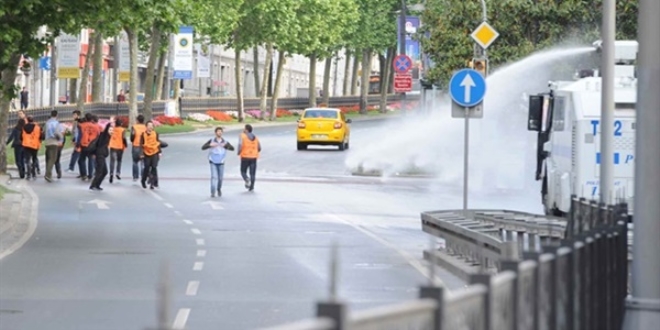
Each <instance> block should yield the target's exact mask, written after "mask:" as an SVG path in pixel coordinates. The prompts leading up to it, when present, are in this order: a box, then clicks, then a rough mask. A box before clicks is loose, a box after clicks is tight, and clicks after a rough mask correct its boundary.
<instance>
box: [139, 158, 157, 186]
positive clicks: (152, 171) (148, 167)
mask: <svg viewBox="0 0 660 330" xmlns="http://www.w3.org/2000/svg"><path fill="white" fill-rule="evenodd" d="M143 161H144V169H143V170H142V183H145V182H147V177H149V183H150V185H151V186H152V187H158V154H155V155H152V156H144V160H143Z"/></svg>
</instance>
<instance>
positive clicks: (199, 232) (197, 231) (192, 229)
mask: <svg viewBox="0 0 660 330" xmlns="http://www.w3.org/2000/svg"><path fill="white" fill-rule="evenodd" d="M190 231H191V232H192V233H193V234H195V235H201V234H202V232H201V231H200V230H199V229H197V228H191V229H190Z"/></svg>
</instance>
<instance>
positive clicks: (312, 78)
mask: <svg viewBox="0 0 660 330" xmlns="http://www.w3.org/2000/svg"><path fill="white" fill-rule="evenodd" d="M315 106H316V54H312V55H311V56H310V57H309V107H310V108H313V107H315Z"/></svg>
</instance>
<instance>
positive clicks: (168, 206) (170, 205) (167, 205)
mask: <svg viewBox="0 0 660 330" xmlns="http://www.w3.org/2000/svg"><path fill="white" fill-rule="evenodd" d="M163 205H165V207H167V208H168V209H173V208H174V205H172V204H170V203H163Z"/></svg>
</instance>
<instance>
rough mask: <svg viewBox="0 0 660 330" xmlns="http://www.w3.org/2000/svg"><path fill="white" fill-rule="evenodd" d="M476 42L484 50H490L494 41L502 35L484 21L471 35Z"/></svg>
mask: <svg viewBox="0 0 660 330" xmlns="http://www.w3.org/2000/svg"><path fill="white" fill-rule="evenodd" d="M470 36H471V37H472V39H473V40H474V41H476V42H477V44H479V46H481V48H483V49H484V50H485V49H486V48H488V47H489V46H490V45H491V44H492V43H493V42H494V41H495V39H497V37H499V36H500V34H499V33H498V32H497V30H495V28H493V27H492V26H490V24H488V22H486V21H484V22H481V24H479V26H478V27H477V28H476V29H474V31H472V34H471V35H470Z"/></svg>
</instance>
